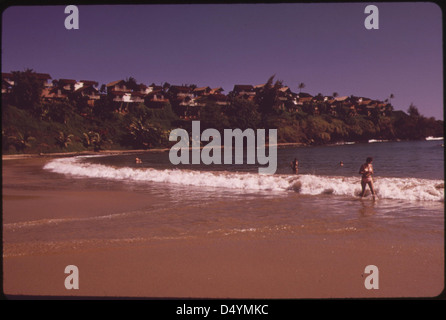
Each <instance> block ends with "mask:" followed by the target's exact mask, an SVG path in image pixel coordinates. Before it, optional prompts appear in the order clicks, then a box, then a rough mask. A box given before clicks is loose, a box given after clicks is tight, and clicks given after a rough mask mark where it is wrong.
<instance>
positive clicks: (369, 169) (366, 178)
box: [359, 157, 376, 198]
mask: <svg viewBox="0 0 446 320" xmlns="http://www.w3.org/2000/svg"><path fill="white" fill-rule="evenodd" d="M372 162H373V158H372V157H368V158H367V159H366V163H364V164H363V165H362V166H361V168H360V169H359V174H362V178H361V187H362V192H361V198H362V197H364V194H365V188H366V186H367V185H368V186H369V188H370V191H371V192H372V195H373V198H375V197H376V194H375V189H374V188H373V179H372V174H373V166H372Z"/></svg>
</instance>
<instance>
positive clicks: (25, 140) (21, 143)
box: [8, 132, 36, 151]
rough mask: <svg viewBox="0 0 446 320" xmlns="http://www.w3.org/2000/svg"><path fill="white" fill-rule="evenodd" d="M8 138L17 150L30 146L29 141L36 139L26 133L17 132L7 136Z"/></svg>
mask: <svg viewBox="0 0 446 320" xmlns="http://www.w3.org/2000/svg"><path fill="white" fill-rule="evenodd" d="M8 139H9V140H10V141H11V143H12V144H13V145H14V146H15V148H16V149H17V151H23V150H24V149H26V148H29V147H31V142H32V141H36V138H34V137H32V136H30V135H29V134H28V133H26V134H22V133H20V132H19V133H18V134H17V135H15V136H9V137H8Z"/></svg>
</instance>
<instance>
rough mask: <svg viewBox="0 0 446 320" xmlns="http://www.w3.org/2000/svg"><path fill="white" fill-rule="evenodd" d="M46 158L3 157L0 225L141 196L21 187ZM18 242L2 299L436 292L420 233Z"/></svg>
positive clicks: (437, 271) (429, 250)
mask: <svg viewBox="0 0 446 320" xmlns="http://www.w3.org/2000/svg"><path fill="white" fill-rule="evenodd" d="M48 159H50V157H29V158H28V157H21V159H18V158H15V159H14V157H4V158H3V225H5V224H10V225H13V224H14V223H23V222H26V221H41V220H47V219H60V218H79V217H94V216H97V215H102V214H106V213H107V214H111V213H119V212H121V211H122V210H124V209H126V210H129V209H135V210H137V209H138V208H140V207H142V206H143V205H144V203H145V202H144V201H145V200H146V198H145V195H144V194H143V193H138V192H125V191H120V190H118V191H115V190H96V191H95V192H91V190H77V189H75V188H73V189H71V190H70V189H66V188H65V189H64V188H62V189H58V188H57V186H55V187H54V188H49V189H48V190H36V189H33V188H27V185H29V184H30V183H31V182H35V179H39V177H40V175H39V172H40V171H41V170H42V166H43V165H44V163H45V162H46V161H48ZM389 239H390V240H389ZM37 242H38V240H36V243H37ZM20 245H21V244H20V243H14V244H11V243H8V238H7V237H4V239H3V249H4V252H3V292H4V294H5V295H6V296H7V297H8V298H19V297H21V296H46V297H58V298H60V297H70V296H82V297H146V298H253V299H257V298H266V299H299V298H376V297H380V298H382V297H384V298H389V297H390V298H395V297H396V298H399V297H436V296H437V295H439V294H440V293H441V292H442V291H443V289H444V246H443V243H438V242H432V241H420V239H414V240H413V241H407V239H392V238H391V237H390V238H386V239H377V238H373V237H368V236H363V237H362V238H356V239H352V238H346V237H343V236H342V235H338V234H327V235H323V236H320V235H316V234H313V235H306V236H298V237H292V236H290V235H287V234H284V235H283V236H282V235H280V234H278V235H275V236H274V237H265V238H262V237H252V236H250V235H244V234H240V235H238V236H235V237H230V238H222V237H218V236H209V237H202V238H191V239H188V240H186V241H185V240H184V239H159V240H156V239H153V240H151V241H146V240H141V241H136V240H132V241H129V242H128V243H125V242H122V241H121V242H119V243H116V244H113V243H112V242H107V243H106V244H105V243H104V244H103V245H102V244H101V242H95V245H94V246H92V245H90V244H89V243H88V241H87V242H85V243H76V242H73V243H68V244H66V245H65V246H62V247H59V248H55V249H54V250H52V251H50V252H39V251H38V250H37V251H35V252H32V249H31V253H27V254H25V255H13V254H12V255H9V254H8V253H9V252H11V250H12V251H14V250H15V249H16V248H15V247H14V246H16V247H20ZM28 249H29V248H28ZM28 252H29V251H28ZM67 265H76V266H77V267H78V268H79V289H78V290H67V289H66V288H65V287H64V280H65V278H66V277H67V274H65V273H64V269H65V267H66V266H67ZM368 265H376V266H377V267H378V268H379V289H372V290H369V289H366V287H365V281H366V278H367V276H368V274H366V273H365V267H366V266H368Z"/></svg>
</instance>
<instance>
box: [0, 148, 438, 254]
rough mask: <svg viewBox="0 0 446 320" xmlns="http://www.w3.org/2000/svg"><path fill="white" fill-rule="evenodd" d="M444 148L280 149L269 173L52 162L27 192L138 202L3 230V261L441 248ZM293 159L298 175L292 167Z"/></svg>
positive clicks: (148, 159) (162, 159)
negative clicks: (323, 244)
mask: <svg viewBox="0 0 446 320" xmlns="http://www.w3.org/2000/svg"><path fill="white" fill-rule="evenodd" d="M442 144H443V141H417V142H381V143H368V144H345V145H333V146H317V147H295V146H287V147H280V148H278V152H277V155H278V158H277V162H278V168H277V172H276V174H274V175H261V174H259V173H258V166H256V165H235V164H233V165H204V164H201V165H178V166H174V165H172V164H171V163H170V161H169V153H168V152H145V153H141V154H121V155H111V156H103V155H101V156H80V157H64V158H59V159H53V160H50V161H49V162H48V163H47V164H46V165H45V166H44V167H43V168H42V170H41V171H39V172H37V173H35V175H36V177H37V176H38V179H36V180H35V181H36V182H35V183H36V185H34V186H30V188H31V187H32V188H43V189H48V190H50V189H60V190H63V189H68V190H91V192H95V191H98V190H100V191H105V192H107V191H113V195H116V192H118V194H119V192H120V191H125V192H131V193H134V194H138V195H139V196H141V198H143V199H145V200H144V202H142V203H141V205H140V206H139V207H138V206H137V208H136V209H135V208H133V209H132V210H130V209H129V210H125V209H124V210H121V211H119V212H113V213H105V214H104V213H102V214H100V215H99V214H98V215H95V216H89V217H81V216H79V217H76V216H74V217H70V218H63V217H61V218H60V219H59V218H54V219H43V220H31V221H23V222H17V223H9V224H4V235H5V237H7V239H8V243H9V244H11V245H12V246H10V247H9V249H8V250H9V251H6V253H5V254H6V255H8V254H10V255H17V254H27V253H29V252H31V251H35V252H38V251H42V252H43V251H44V252H47V251H50V252H51V251H57V250H63V249H64V248H65V247H73V246H76V247H82V246H86V247H88V246H96V247H97V246H102V245H103V246H107V245H113V244H123V243H130V242H138V241H151V240H154V239H185V240H186V239H190V238H203V239H213V238H219V237H223V238H224V237H233V238H236V237H254V238H256V237H260V238H269V237H276V236H281V237H297V236H300V235H302V236H315V237H320V238H321V239H323V238H324V237H327V236H333V235H335V236H340V237H346V238H353V239H354V238H355V237H362V236H364V235H367V236H372V237H376V238H383V239H385V238H389V237H392V238H393V239H399V240H402V241H406V240H407V241H418V240H420V239H423V240H426V241H443V239H444V171H443V170H444V147H443V146H442ZM136 156H137V157H139V158H141V159H142V163H140V164H137V163H135V157H136ZM368 156H372V157H373V158H374V161H373V166H374V170H375V174H374V181H375V189H376V191H377V195H378V198H379V199H378V200H376V201H374V200H373V199H372V197H371V196H370V194H369V193H368V194H367V196H366V197H365V198H364V199H360V198H359V197H358V194H359V192H360V190H361V187H360V175H359V174H358V171H359V167H360V165H361V164H362V163H364V162H365V159H366V157H368ZM294 158H297V159H298V160H299V174H297V175H295V174H293V173H292V171H291V168H290V162H291V161H292V160H293V159H294ZM340 161H342V162H343V163H344V165H343V166H340ZM39 181H40V182H39ZM39 184H40V186H39ZM123 194H125V193H123ZM79 201H82V199H79ZM99 205H100V204H99ZM14 245H15V246H16V247H14Z"/></svg>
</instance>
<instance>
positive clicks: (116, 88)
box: [106, 80, 131, 96]
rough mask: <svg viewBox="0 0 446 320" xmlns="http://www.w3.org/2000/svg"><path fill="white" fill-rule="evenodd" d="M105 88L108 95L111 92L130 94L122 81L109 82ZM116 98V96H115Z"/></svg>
mask: <svg viewBox="0 0 446 320" xmlns="http://www.w3.org/2000/svg"><path fill="white" fill-rule="evenodd" d="M106 87H107V92H108V93H112V92H124V93H125V92H130V91H131V90H130V89H128V88H127V85H126V82H125V81H124V80H117V81H113V82H110V83H108V84H107V85H106ZM116 96H118V95H116Z"/></svg>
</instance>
